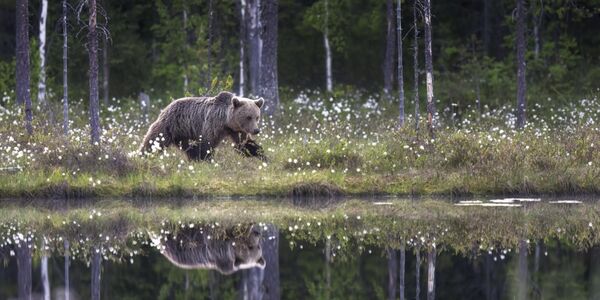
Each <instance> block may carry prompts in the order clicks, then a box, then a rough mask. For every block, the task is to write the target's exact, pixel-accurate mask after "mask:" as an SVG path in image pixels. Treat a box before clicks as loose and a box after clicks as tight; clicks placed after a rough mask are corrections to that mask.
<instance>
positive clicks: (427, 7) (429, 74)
mask: <svg viewBox="0 0 600 300" xmlns="http://www.w3.org/2000/svg"><path fill="white" fill-rule="evenodd" d="M423 5H424V6H423V10H424V13H423V16H424V20H425V79H426V82H427V125H428V127H429V134H430V135H431V137H434V136H435V135H434V130H435V127H436V125H437V124H436V112H435V102H434V97H433V57H432V53H431V0H424V1H423Z"/></svg>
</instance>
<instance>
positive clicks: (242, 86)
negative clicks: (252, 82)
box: [238, 0, 246, 97]
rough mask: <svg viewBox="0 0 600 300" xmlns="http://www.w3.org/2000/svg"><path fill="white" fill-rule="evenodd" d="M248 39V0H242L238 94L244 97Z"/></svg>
mask: <svg viewBox="0 0 600 300" xmlns="http://www.w3.org/2000/svg"><path fill="white" fill-rule="evenodd" d="M245 40H246V0H240V62H239V65H240V85H239V91H238V95H240V96H241V97H244V89H245V88H246V86H245V85H246V81H245V79H246V70H245V68H244V64H245V62H246V53H245V49H244V48H245V47H246V44H245Z"/></svg>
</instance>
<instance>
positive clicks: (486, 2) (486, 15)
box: [483, 0, 491, 56]
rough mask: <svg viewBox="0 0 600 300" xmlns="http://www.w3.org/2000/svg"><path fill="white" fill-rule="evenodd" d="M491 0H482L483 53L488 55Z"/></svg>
mask: <svg viewBox="0 0 600 300" xmlns="http://www.w3.org/2000/svg"><path fill="white" fill-rule="evenodd" d="M490 1H491V0H483V54H484V55H488V56H489V55H490V9H491V3H490Z"/></svg>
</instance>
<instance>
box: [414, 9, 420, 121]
mask: <svg viewBox="0 0 600 300" xmlns="http://www.w3.org/2000/svg"><path fill="white" fill-rule="evenodd" d="M418 5H419V0H414V3H413V30H414V34H415V35H414V40H413V72H414V74H413V81H414V87H413V93H414V95H413V97H414V98H413V102H414V104H415V130H416V131H417V132H418V131H419V110H420V109H419V26H418V24H419V23H418V16H419V14H418V9H419V6H418Z"/></svg>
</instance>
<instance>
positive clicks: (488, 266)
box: [485, 254, 494, 300]
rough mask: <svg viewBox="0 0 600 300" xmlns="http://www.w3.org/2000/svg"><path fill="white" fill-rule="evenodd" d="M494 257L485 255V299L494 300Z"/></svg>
mask: <svg viewBox="0 0 600 300" xmlns="http://www.w3.org/2000/svg"><path fill="white" fill-rule="evenodd" d="M493 267H494V266H493V264H492V257H491V254H486V255H485V299H487V300H492V299H493V298H492V268H493Z"/></svg>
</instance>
